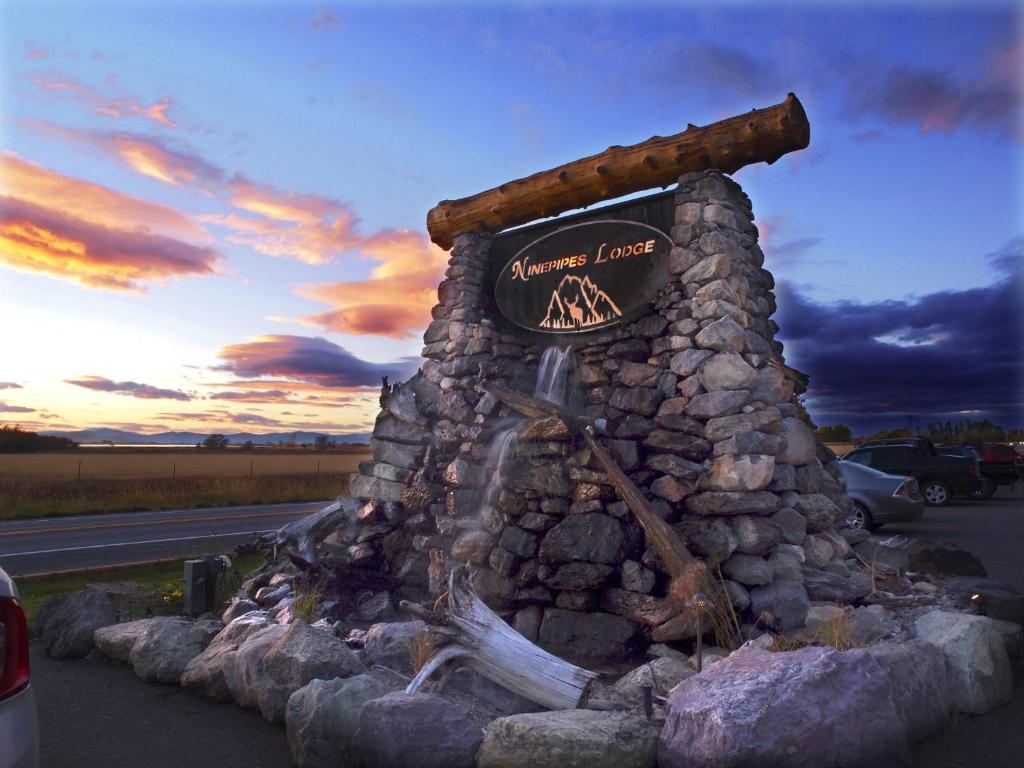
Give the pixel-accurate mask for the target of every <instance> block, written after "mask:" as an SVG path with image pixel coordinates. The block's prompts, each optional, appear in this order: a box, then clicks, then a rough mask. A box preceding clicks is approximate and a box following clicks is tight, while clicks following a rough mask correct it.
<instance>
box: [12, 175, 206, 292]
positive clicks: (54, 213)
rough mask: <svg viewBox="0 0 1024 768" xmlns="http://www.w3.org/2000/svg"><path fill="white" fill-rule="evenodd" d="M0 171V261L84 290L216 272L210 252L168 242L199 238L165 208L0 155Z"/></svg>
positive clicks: (198, 231)
mask: <svg viewBox="0 0 1024 768" xmlns="http://www.w3.org/2000/svg"><path fill="white" fill-rule="evenodd" d="M0 173H2V178H3V186H4V191H5V193H6V194H5V196H2V197H0V263H3V264H5V265H7V266H9V267H12V268H14V269H18V270H22V271H27V272H36V273H42V274H46V275H50V276H51V277H56V278H59V279H62V280H68V281H70V282H75V283H78V284H80V285H85V286H89V287H96V288H106V289H111V290H123V291H134V292H143V291H144V290H145V289H144V287H143V286H142V285H141V283H142V282H146V281H151V280H163V279H166V278H174V277H183V276H186V275H203V274H212V273H213V272H214V271H215V269H216V265H217V261H218V259H219V255H218V254H217V252H216V251H214V250H212V249H210V248H205V247H200V246H196V245H192V244H191V243H188V242H184V241H182V240H179V239H177V238H176V237H172V236H169V235H199V236H203V235H205V232H204V230H203V229H202V228H200V227H199V226H198V225H196V224H195V223H194V222H193V221H192V220H191V219H189V218H188V217H186V216H184V215H182V214H181V213H178V212H177V211H175V210H173V209H171V208H167V207H165V206H161V205H156V204H155V203H150V202H147V201H145V200H139V199H138V198H134V197H129V196H128V195H123V194H121V193H119V192H114V191H113V190H110V189H108V188H106V187H102V186H100V185H98V184H92V183H89V182H85V181H81V180H79V179H74V178H71V177H69V176H62V175H60V174H57V173H54V172H52V171H50V170H48V169H46V168H43V167H42V166H38V165H35V164H33V163H29V162H27V161H25V160H21V159H20V158H17V157H14V156H13V155H2V156H0ZM154 230H156V232H154ZM158 232H167V233H169V234H168V235H165V234H159V233H158Z"/></svg>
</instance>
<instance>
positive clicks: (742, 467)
mask: <svg viewBox="0 0 1024 768" xmlns="http://www.w3.org/2000/svg"><path fill="white" fill-rule="evenodd" d="M774 469H775V459H774V457H772V456H766V455H761V454H756V453H755V454H746V453H742V454H732V453H727V454H725V455H724V456H719V457H718V458H717V459H715V460H714V462H713V463H712V465H711V472H710V473H709V474H708V475H706V476H705V479H704V482H705V485H706V487H708V488H711V489H712V490H716V491H760V490H761V489H763V488H767V487H768V484H769V483H770V482H771V481H772V472H773V471H774Z"/></svg>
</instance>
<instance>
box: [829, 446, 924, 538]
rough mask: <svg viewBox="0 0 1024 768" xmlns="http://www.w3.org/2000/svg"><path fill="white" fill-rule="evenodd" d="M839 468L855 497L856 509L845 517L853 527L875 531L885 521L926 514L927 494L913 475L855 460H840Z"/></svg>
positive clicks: (913, 518)
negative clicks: (922, 490)
mask: <svg viewBox="0 0 1024 768" xmlns="http://www.w3.org/2000/svg"><path fill="white" fill-rule="evenodd" d="M839 471H840V473H841V474H842V476H843V482H844V483H845V484H846V493H847V495H848V496H849V497H850V498H851V499H853V505H854V511H853V513H851V515H850V516H849V517H848V518H847V520H846V522H847V524H848V525H849V526H850V527H851V528H866V529H867V530H869V531H873V530H875V529H877V528H880V527H881V526H883V525H885V524H886V523H904V522H913V521H915V520H920V519H921V516H922V515H923V514H924V497H923V496H922V495H921V489H920V488H919V487H918V485H917V480H915V479H914V478H912V477H906V476H903V475H888V474H886V473H885V472H881V471H879V470H877V469H872V468H871V467H869V466H866V465H864V464H858V463H856V462H853V461H840V462H839Z"/></svg>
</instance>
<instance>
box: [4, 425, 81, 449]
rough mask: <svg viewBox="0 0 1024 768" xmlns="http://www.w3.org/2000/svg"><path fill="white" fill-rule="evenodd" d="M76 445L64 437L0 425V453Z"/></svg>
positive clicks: (63, 447)
mask: <svg viewBox="0 0 1024 768" xmlns="http://www.w3.org/2000/svg"><path fill="white" fill-rule="evenodd" d="M77 447H78V443H76V442H75V441H74V440H69V439H68V438H66V437H55V436H52V435H40V434H39V433H37V432H29V431H28V430H27V429H22V428H21V427H19V426H17V425H15V426H13V427H8V426H3V427H0V453H39V452H40V451H63V450H66V449H68V448H77Z"/></svg>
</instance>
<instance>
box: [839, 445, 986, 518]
mask: <svg viewBox="0 0 1024 768" xmlns="http://www.w3.org/2000/svg"><path fill="white" fill-rule="evenodd" d="M843 459H844V460H845V461H852V462H854V463H855V464H863V465H865V466H868V467H872V468H873V469H878V470H881V471H882V472H885V473H887V474H893V475H902V476H906V475H910V476H912V477H913V478H914V479H915V480H917V483H918V485H919V486H920V487H921V495H923V496H924V501H925V504H928V505H929V506H933V507H941V506H944V505H946V504H948V503H949V500H950V499H952V498H953V496H954V495H961V496H969V495H971V494H973V493H976V492H978V491H980V490H981V488H982V482H981V470H979V469H978V461H977V460H975V459H970V458H965V457H963V456H940V455H939V453H938V451H936V450H935V446H934V445H933V444H932V442H931V441H930V440H928V438H925V437H917V438H904V439H902V440H873V441H870V442H867V443H863V444H862V445H860V446H858V447H857V448H855V449H853V450H852V451H850V452H849V453H848V454H846V455H845V456H844V457H843Z"/></svg>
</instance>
